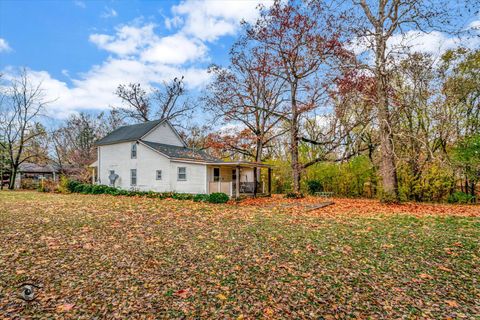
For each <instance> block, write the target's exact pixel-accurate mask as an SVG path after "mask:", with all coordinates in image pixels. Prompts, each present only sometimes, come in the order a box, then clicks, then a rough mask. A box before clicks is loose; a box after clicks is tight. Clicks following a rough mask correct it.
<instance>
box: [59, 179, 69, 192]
mask: <svg viewBox="0 0 480 320" xmlns="http://www.w3.org/2000/svg"><path fill="white" fill-rule="evenodd" d="M69 182H70V180H69V179H68V177H67V176H64V175H62V176H60V181H59V183H58V192H60V193H69V192H71V191H70V189H69V188H68V184H69Z"/></svg>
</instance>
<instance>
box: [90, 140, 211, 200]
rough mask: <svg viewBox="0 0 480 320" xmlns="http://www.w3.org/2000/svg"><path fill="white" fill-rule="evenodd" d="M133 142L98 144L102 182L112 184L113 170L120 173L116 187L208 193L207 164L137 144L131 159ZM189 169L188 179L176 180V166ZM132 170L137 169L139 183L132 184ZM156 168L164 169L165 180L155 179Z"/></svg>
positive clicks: (163, 176) (163, 178)
mask: <svg viewBox="0 0 480 320" xmlns="http://www.w3.org/2000/svg"><path fill="white" fill-rule="evenodd" d="M131 145H132V142H123V143H117V144H112V145H106V146H99V159H100V161H99V162H98V165H99V168H98V171H99V172H98V174H99V178H100V182H99V183H100V184H105V185H108V184H109V179H108V176H109V174H110V170H115V173H116V174H118V175H119V178H118V179H117V181H116V183H115V186H117V187H119V188H122V189H127V190H129V189H132V188H135V189H138V190H142V191H150V190H151V191H157V192H164V191H176V192H184V193H206V165H203V164H190V163H181V162H171V161H170V159H168V158H166V157H164V156H163V155H161V154H160V153H158V152H156V151H154V150H152V149H150V148H148V147H146V146H144V145H143V144H138V145H137V158H136V159H131V158H130V150H131V149H130V148H131ZM178 167H186V168H187V180H186V181H177V170H178V169H177V168H178ZM130 169H137V185H136V186H131V185H130ZM157 170H162V180H157V179H156V174H157Z"/></svg>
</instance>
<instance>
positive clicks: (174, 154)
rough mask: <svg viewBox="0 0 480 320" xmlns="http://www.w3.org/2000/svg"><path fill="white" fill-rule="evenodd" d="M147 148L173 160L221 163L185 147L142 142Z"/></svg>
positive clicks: (201, 152) (202, 152) (204, 153)
mask: <svg viewBox="0 0 480 320" xmlns="http://www.w3.org/2000/svg"><path fill="white" fill-rule="evenodd" d="M142 142H143V143H145V144H146V145H147V146H149V147H151V148H153V149H155V150H158V151H159V152H161V153H163V154H164V155H166V156H168V157H170V158H175V159H189V160H201V161H206V162H223V161H222V160H220V159H218V158H215V157H212V156H211V155H209V154H207V153H206V152H204V151H201V150H194V149H190V148H185V147H177V146H172V145H169V144H163V143H156V142H150V141H143V140H142Z"/></svg>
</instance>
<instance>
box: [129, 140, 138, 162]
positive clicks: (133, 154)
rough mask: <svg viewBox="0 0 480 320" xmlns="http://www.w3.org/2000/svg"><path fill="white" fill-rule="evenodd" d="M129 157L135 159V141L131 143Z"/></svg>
mask: <svg viewBox="0 0 480 320" xmlns="http://www.w3.org/2000/svg"><path fill="white" fill-rule="evenodd" d="M130 157H131V158H132V159H137V143H133V144H132V149H131V150H130Z"/></svg>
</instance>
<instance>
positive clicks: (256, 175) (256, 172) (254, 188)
mask: <svg viewBox="0 0 480 320" xmlns="http://www.w3.org/2000/svg"><path fill="white" fill-rule="evenodd" d="M257 180H258V170H257V167H253V197H254V198H256V197H257V191H258V190H257Z"/></svg>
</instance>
